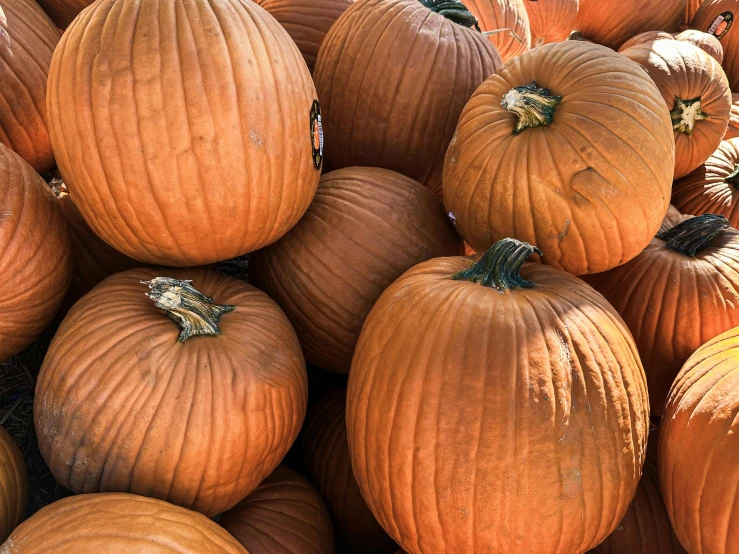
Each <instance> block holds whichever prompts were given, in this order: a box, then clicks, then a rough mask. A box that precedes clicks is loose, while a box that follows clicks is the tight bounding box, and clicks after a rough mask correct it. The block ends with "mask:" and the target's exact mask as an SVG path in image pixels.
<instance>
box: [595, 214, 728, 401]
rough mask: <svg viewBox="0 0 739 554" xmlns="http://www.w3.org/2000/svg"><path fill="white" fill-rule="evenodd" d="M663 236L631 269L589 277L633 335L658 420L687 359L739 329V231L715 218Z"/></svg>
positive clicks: (686, 223) (669, 227) (694, 220)
mask: <svg viewBox="0 0 739 554" xmlns="http://www.w3.org/2000/svg"><path fill="white" fill-rule="evenodd" d="M664 229H665V230H663V231H662V232H660V233H659V234H658V235H657V236H656V237H655V238H654V240H652V242H651V243H650V244H649V246H647V248H646V249H645V250H644V252H642V253H641V254H639V256H637V257H636V258H634V259H633V260H631V261H630V262H629V263H627V264H625V265H622V266H620V267H617V268H615V269H612V270H611V271H608V272H606V273H602V274H600V275H591V276H588V278H587V282H588V283H590V284H591V285H593V287H595V289H596V290H598V292H600V293H601V294H603V296H605V297H606V299H607V300H608V301H609V302H610V303H611V304H612V305H613V307H614V308H616V310H617V311H618V312H619V313H620V314H621V316H622V317H623V318H624V321H626V324H627V325H628V326H629V329H630V330H631V332H632V333H633V335H634V340H635V341H636V344H637V346H638V348H639V353H640V354H641V360H642V362H643V364H644V369H645V371H646V374H647V382H648V384H649V397H650V400H651V406H652V413H653V414H654V415H662V411H663V408H664V403H665V398H666V397H667V392H668V391H669V390H670V385H671V384H672V381H673V380H674V379H675V376H676V375H677V373H678V371H680V367H681V366H682V365H683V363H685V360H687V359H688V357H689V356H690V355H691V354H692V353H693V352H695V350H696V349H697V348H698V347H699V346H700V345H701V344H703V343H704V342H706V341H707V340H709V339H711V338H713V337H715V336H716V335H718V334H720V333H723V332H724V331H726V330H727V329H730V328H732V327H735V326H737V325H739V303H737V298H739V232H737V231H736V230H735V229H730V228H729V222H728V221H727V220H726V218H724V217H722V216H716V215H710V214H708V215H703V216H698V217H690V216H687V217H684V219H683V221H682V222H681V223H679V224H677V225H674V224H673V222H669V221H666V225H665V227H664Z"/></svg>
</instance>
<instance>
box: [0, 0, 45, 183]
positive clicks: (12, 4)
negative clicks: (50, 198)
mask: <svg viewBox="0 0 739 554" xmlns="http://www.w3.org/2000/svg"><path fill="white" fill-rule="evenodd" d="M58 42H59V32H58V31H57V30H56V27H54V24H53V23H52V22H51V21H50V20H49V18H48V17H47V16H46V14H45V13H44V12H43V10H42V9H41V8H40V7H39V6H38V4H36V2H34V1H33V0H2V1H1V2H0V143H2V144H4V145H5V146H7V147H8V148H10V149H11V150H14V151H15V152H17V153H18V154H20V156H21V157H22V158H23V159H24V160H26V161H27V162H28V163H29V164H31V166H32V167H33V168H34V169H35V170H36V171H39V172H42V173H43V172H45V171H48V170H49V169H51V168H52V167H53V166H54V153H53V152H52V150H51V142H50V140H49V132H48V130H47V112H46V78H47V76H48V74H49V65H50V64H51V55H52V53H53V52H54V48H55V47H56V45H57V43H58Z"/></svg>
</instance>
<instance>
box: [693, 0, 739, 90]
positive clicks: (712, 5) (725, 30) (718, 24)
mask: <svg viewBox="0 0 739 554" xmlns="http://www.w3.org/2000/svg"><path fill="white" fill-rule="evenodd" d="M737 16H739V10H737V3H736V0H706V1H704V2H703V3H702V4H701V6H700V8H698V11H697V12H696V14H695V16H694V17H693V19H692V20H691V22H690V28H691V29H697V30H698V31H703V32H704V33H708V34H709V35H713V36H714V37H716V38H717V39H718V40H719V41H720V42H721V46H722V47H723V49H724V61H723V62H722V64H721V65H722V66H723V68H724V71H726V76H727V77H728V78H729V86H730V87H731V90H739V56H737V54H736V52H737V50H739V30H738V29H739V28H738V27H737V26H736V25H735V23H736V21H734V20H735V19H736V17H737Z"/></svg>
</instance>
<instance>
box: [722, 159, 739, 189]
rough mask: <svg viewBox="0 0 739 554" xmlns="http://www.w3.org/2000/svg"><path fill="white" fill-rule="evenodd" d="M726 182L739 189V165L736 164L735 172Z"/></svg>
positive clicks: (728, 176)
mask: <svg viewBox="0 0 739 554" xmlns="http://www.w3.org/2000/svg"><path fill="white" fill-rule="evenodd" d="M724 181H726V182H727V183H729V184H730V185H734V186H735V187H739V164H734V171H732V172H731V174H729V175H727V176H726V178H725V179H724Z"/></svg>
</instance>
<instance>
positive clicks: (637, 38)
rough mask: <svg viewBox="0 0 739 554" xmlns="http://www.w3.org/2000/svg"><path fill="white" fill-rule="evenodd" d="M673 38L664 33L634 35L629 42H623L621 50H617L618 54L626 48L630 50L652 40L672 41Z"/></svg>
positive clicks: (654, 32) (647, 32)
mask: <svg viewBox="0 0 739 554" xmlns="http://www.w3.org/2000/svg"><path fill="white" fill-rule="evenodd" d="M674 38H675V37H673V36H672V35H671V34H670V33H665V32H664V31H645V32H643V33H639V34H638V35H634V36H633V37H631V38H630V39H629V40H627V41H626V42H624V43H623V44H622V45H621V48H619V49H618V51H619V52H623V51H624V50H626V49H627V48H631V47H632V46H636V45H637V44H643V43H645V42H652V41H654V40H661V39H665V40H673V39H674Z"/></svg>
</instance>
